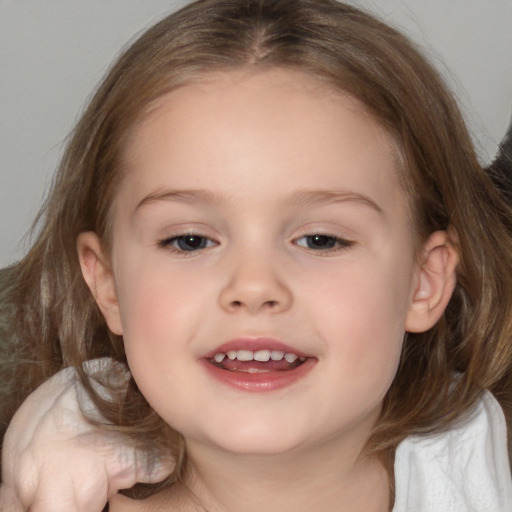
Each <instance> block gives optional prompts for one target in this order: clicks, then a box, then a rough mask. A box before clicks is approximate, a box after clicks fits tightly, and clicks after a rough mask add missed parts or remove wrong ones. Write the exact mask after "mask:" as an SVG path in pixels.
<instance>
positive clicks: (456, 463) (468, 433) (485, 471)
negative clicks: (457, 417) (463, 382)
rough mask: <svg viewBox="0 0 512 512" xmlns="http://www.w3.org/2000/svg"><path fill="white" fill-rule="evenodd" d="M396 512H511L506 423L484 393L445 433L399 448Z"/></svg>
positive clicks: (417, 438)
mask: <svg viewBox="0 0 512 512" xmlns="http://www.w3.org/2000/svg"><path fill="white" fill-rule="evenodd" d="M395 483H396V497H395V506H394V507H393V512H512V477H511V475H510V466H509V460H508V454H507V435H506V424H505V418H504V415H503V411H502V410H501V407H500V405H499V404H498V402H497V401H496V399H495V398H494V397H493V396H492V395H491V394H490V393H486V394H485V395H484V396H483V398H482V400H481V401H480V403H479V404H478V406H477V407H476V409H475V410H474V411H473V413H472V414H471V416H470V417H468V419H467V420H466V421H464V422H463V423H461V424H458V425H456V426H455V427H453V428H452V429H450V430H448V431H447V432H443V433H441V434H437V435H432V436H427V437H425V436H413V437H410V438H407V439H405V440H404V441H403V442H402V443H401V444H400V445H399V446H398V448H397V452H396V457H395Z"/></svg>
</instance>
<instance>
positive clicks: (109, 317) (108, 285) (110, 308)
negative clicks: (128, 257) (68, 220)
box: [76, 231, 123, 335]
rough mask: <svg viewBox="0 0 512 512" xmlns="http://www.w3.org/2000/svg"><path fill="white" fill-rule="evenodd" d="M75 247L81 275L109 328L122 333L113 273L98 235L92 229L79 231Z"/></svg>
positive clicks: (116, 332) (115, 332)
mask: <svg viewBox="0 0 512 512" xmlns="http://www.w3.org/2000/svg"><path fill="white" fill-rule="evenodd" d="M76 247H77V251H78V258H79V260H80V267H81V269H82V275H83V276H84V279H85V282H86V283H87V286H89V289H90V290H91V293H92V294H93V296H94V298H95V299H96V303H97V304H98V307H99V308H100V310H101V312H102V313H103V316H104V317H105V320H106V321H107V324H108V326H109V328H110V330H111V331H112V332H113V333H114V334H119V335H121V334H123V329H122V325H121V315H120V312H119V303H118V301H117V295H116V287H115V281H114V274H113V272H112V269H111V268H110V265H109V264H108V261H107V259H106V258H105V256H104V254H103V251H102V249H101V242H100V239H99V238H98V235H96V233H93V232H92V231H87V232H84V233H80V235H78V239H77V244H76Z"/></svg>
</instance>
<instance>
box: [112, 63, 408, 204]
mask: <svg viewBox="0 0 512 512" xmlns="http://www.w3.org/2000/svg"><path fill="white" fill-rule="evenodd" d="M397 155H398V151H397V150H396V144H395V142H394V140H393V138H392V137H391V136H390V135H389V134H388V133H387V132H386V131H385V130H384V129H383V128H382V126H380V125H379V124H378V123H377V122H376V121H375V119H374V118H373V117H372V116H371V115H370V114H369V113H368V111H367V109H365V108H364V106H363V105H362V104H361V103H360V102H359V101H358V100H356V99H355V98H352V97H351V96H349V95H347V94H344V93H342V92H337V91H333V90H332V88H329V87H328V86H327V85H326V84H325V83H323V82H320V81H319V80H316V79H313V78H310V77H308V76H305V75H304V74H302V73H300V72H297V71H292V70H283V69H273V70H266V71H258V72H254V71H252V72H249V71H236V72H224V73H215V74H211V75H209V76H207V77H206V78H204V79H203V80H201V81H199V82H194V83H191V84H189V85H186V86H183V87H181V88H179V89H176V90H174V91H172V92H171V93H169V94H167V95H166V96H164V97H162V98H160V99H159V100H158V101H157V102H156V103H155V104H154V105H153V106H152V108H151V110H150V111H149V112H148V113H147V115H146V116H145V117H144V119H143V120H142V121H141V122H140V123H139V125H138V126H137V127H136V128H135V130H134V131H133V132H132V134H131V136H130V138H129V139H128V141H127V143H126V145H125V150H124V154H123V170H124V173H125V176H124V179H123V186H122V189H124V191H125V192H126V191H127V189H128V192H127V194H125V195H128V196H133V197H132V203H133V202H134V201H136V199H137V197H138V198H140V197H141V196H143V195H144V194H148V193H150V192H151V191H153V190H158V188H161V189H166V188H172V187H177V188H185V189H196V188H204V187H206V188H210V189H214V190H215V191H216V192H219V193H220V194H227V195H229V193H230V192H233V191H236V190H238V191H240V190H241V189H244V188H249V189H250V191H251V195H252V196H255V195H257V194H258V191H260V190H261V192H262V194H265V196H266V197H269V194H270V195H272V194H274V193H275V195H276V197H277V196H278V195H279V194H282V193H284V192H290V193H292V192H296V190H293V189H300V188H305V189H307V188H312V189H318V188H321V189H339V188H346V189H348V190H350V191H355V192H361V193H365V194H369V195H374V196H375V197H376V198H379V200H380V201H384V202H389V203H393V202H396V199H397V198H398V196H401V195H402V194H400V193H399V192H400V191H399V190H398V189H399V188H400V187H399V186H398V184H399V178H398V174H399V172H398V168H399V164H398V156H397ZM361 188H362V189H364V190H361ZM284 189H286V190H284ZM132 207H133V204H132Z"/></svg>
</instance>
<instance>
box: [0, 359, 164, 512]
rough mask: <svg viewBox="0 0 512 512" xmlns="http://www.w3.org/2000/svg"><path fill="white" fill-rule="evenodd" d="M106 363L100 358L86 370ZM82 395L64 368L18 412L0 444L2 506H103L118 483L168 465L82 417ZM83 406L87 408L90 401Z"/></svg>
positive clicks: (160, 472) (42, 511)
mask: <svg viewBox="0 0 512 512" xmlns="http://www.w3.org/2000/svg"><path fill="white" fill-rule="evenodd" d="M112 365H113V363H112V362H111V361H110V360H109V359H100V360H97V361H92V362H90V363H88V366H87V367H86V369H87V371H88V372H89V373H94V372H96V371H102V370H107V371H108V370H111V369H112ZM83 396H84V393H83V390H82V388H81V386H80V384H79V382H78V379H77V376H76V372H75V370H74V369H72V368H67V369H65V370H62V371H60V372H59V373H57V374H56V375H54V376H53V377H52V378H51V379H49V380H48V381H46V382H45V383H44V384H42V385H41V386H40V387H39V388H38V389H36V391H34V392H33V393H32V394H31V395H30V396H29V397H28V398H27V400H26V401H25V402H24V403H23V404H22V406H21V407H20V409H19V410H18V411H17V413H16V414H15V416H14V418H13V419H12V422H11V424H10V425H9V428H8V430H7V433H6V435H5V438H4V444H3V461H2V464H3V466H2V475H3V483H2V485H1V487H0V510H2V512H26V511H27V510H29V509H30V512H101V510H102V509H103V508H104V506H105V504H106V502H107V500H108V499H109V498H110V497H112V496H113V495H114V494H115V493H116V492H117V491H118V490H119V489H127V488H129V487H131V486H133V485H134V484H135V483H137V482H144V483H156V482H159V481H161V480H163V479H164V478H165V477H166V476H168V475H169V473H170V472H171V471H172V468H173V463H172V461H169V460H160V461H151V463H150V462H149V461H148V457H146V454H145V453H143V452H141V451H139V450H137V449H136V448H135V447H134V446H133V443H132V442H131V440H130V439H128V438H126V437H124V436H122V435H121V434H117V433H113V432H108V431H105V430H101V429H100V428H99V427H95V426H94V425H91V424H90V423H89V422H87V421H86V419H85V418H84V416H83V415H82V412H81V409H80V406H79V400H80V402H81V403H82V406H83V405H84V404H83ZM86 405H87V410H88V412H89V410H90V409H91V408H92V407H93V406H92V404H91V403H90V402H89V403H88V404H86ZM97 414H98V413H97Z"/></svg>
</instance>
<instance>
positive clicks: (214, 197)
mask: <svg viewBox="0 0 512 512" xmlns="http://www.w3.org/2000/svg"><path fill="white" fill-rule="evenodd" d="M224 199H225V195H224V194H219V193H216V192H211V191H209V190H204V189H184V190H157V191H155V192H151V193H150V194H148V195H146V196H144V197H143V198H142V199H141V200H140V201H139V202H138V203H137V206H136V207H135V210H134V214H135V213H136V212H137V211H138V210H139V209H140V208H142V207H144V206H146V205H148V204H151V203H157V202H160V201H175V202H179V203H196V202H202V203H206V204H219V203H221V202H222V201H223V200H224ZM344 202H355V203H360V204H362V205H364V206H368V207H370V208H371V209H373V210H375V211H376V212H377V213H379V214H382V215H383V214H384V212H383V210H382V208H381V207H380V206H379V205H378V204H377V203H376V202H375V201H374V200H373V199H371V198H370V197H368V196H366V195H364V194H360V193H357V192H352V191H348V190H298V191H296V192H294V193H292V194H291V196H290V197H289V198H288V199H287V200H286V201H285V204H290V205H292V206H310V205H312V204H322V203H344Z"/></svg>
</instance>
